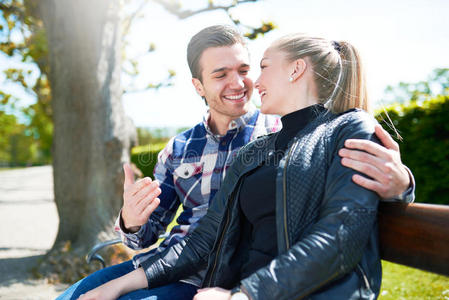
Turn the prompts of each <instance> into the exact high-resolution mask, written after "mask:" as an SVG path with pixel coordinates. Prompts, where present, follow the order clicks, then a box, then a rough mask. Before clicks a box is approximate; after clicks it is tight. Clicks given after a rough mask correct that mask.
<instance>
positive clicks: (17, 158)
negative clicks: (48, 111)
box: [0, 111, 49, 166]
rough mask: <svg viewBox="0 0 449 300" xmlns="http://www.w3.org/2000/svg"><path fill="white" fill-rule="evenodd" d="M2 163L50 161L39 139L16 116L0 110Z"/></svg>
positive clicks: (0, 152) (31, 163) (22, 164)
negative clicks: (41, 148) (40, 146)
mask: <svg viewBox="0 0 449 300" xmlns="http://www.w3.org/2000/svg"><path fill="white" fill-rule="evenodd" d="M0 136H1V137H2V138H1V139H0V164H1V165H8V166H27V165H38V164H46V163H49V158H48V157H47V156H46V155H45V154H44V153H42V151H41V150H40V148H39V144H38V142H37V140H36V139H35V138H34V137H33V135H32V132H30V131H29V130H28V129H27V126H25V125H23V124H20V123H19V122H18V121H17V118H16V116H14V115H9V114H6V113H5V112H3V111H0Z"/></svg>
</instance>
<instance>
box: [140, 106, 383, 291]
mask: <svg viewBox="0 0 449 300" xmlns="http://www.w3.org/2000/svg"><path fill="white" fill-rule="evenodd" d="M374 124H375V120H374V119H373V118H372V117H371V116H369V115H368V114H366V113H365V112H363V111H360V110H351V111H348V112H345V113H343V114H339V115H335V114H332V113H329V112H327V111H324V112H322V113H321V114H320V115H319V116H318V117H317V118H316V119H315V120H314V121H312V122H311V123H310V124H308V125H307V126H306V127H305V128H304V129H303V130H301V131H300V132H299V133H298V134H297V135H296V137H295V138H294V140H293V141H292V142H291V143H290V144H289V146H288V147H287V151H286V153H285V155H284V157H283V158H282V160H281V161H280V164H279V167H278V172H277V177H276V226H277V239H278V240H277V244H278V256H277V257H276V258H275V259H274V260H272V261H271V263H270V264H269V265H267V266H266V267H264V268H261V269H259V270H258V271H256V272H255V273H253V274H252V275H251V276H249V277H247V278H245V279H243V280H242V281H239V276H238V274H239V273H238V272H239V270H238V267H237V268H236V267H235V263H232V260H233V255H234V254H235V253H236V247H237V245H239V241H240V238H241V230H240V210H239V206H238V203H237V202H238V201H237V199H238V194H239V190H240V186H241V182H242V179H243V178H244V177H245V174H247V173H248V172H250V171H251V170H253V169H254V168H256V167H257V166H258V165H260V164H261V163H262V161H263V160H264V159H266V158H267V156H268V155H271V154H272V153H273V149H274V141H275V138H276V134H272V135H269V136H264V137H262V138H259V139H257V140H256V141H253V142H252V143H250V144H248V145H247V146H245V147H243V148H242V149H241V150H240V151H239V153H238V155H237V156H236V158H235V160H234V162H233V164H232V165H231V167H230V168H229V170H228V172H227V175H226V178H225V180H224V182H223V184H222V187H221V189H220V190H219V192H217V194H216V196H215V197H214V199H213V200H212V203H211V204H210V207H209V209H208V213H207V214H206V216H204V217H203V218H202V219H201V220H200V221H199V225H198V227H197V228H196V229H195V231H194V232H192V234H191V235H190V236H189V237H187V238H186V239H185V240H184V241H183V242H181V243H179V244H177V245H174V246H173V247H171V248H168V249H166V250H165V251H164V252H162V253H160V254H158V255H155V256H154V257H153V258H152V259H149V260H147V261H145V262H144V263H143V264H142V267H143V269H144V270H145V274H146V276H147V280H148V285H149V287H150V288H154V287H156V286H160V285H165V284H168V283H170V282H174V281H177V280H180V279H182V278H184V277H187V276H188V275H190V274H193V273H194V272H195V271H197V270H198V269H199V268H204V267H207V272H206V276H205V278H204V280H203V284H202V285H203V286H220V287H223V288H228V289H229V288H232V287H234V286H236V285H238V284H241V285H242V286H243V287H244V288H245V289H246V290H247V291H248V293H249V294H250V296H251V297H252V299H375V298H376V297H377V296H378V293H379V289H380V283H381V273H382V272H381V265H380V256H379V250H378V237H377V206H378V202H379V200H380V199H379V197H378V195H377V194H375V193H374V192H371V191H368V190H366V189H364V188H362V187H360V186H358V185H356V184H355V183H354V182H353V181H352V179H351V177H352V175H353V174H355V171H353V170H352V169H349V168H346V167H344V166H342V165H341V163H340V157H339V156H338V150H339V149H340V148H342V147H343V143H344V141H345V140H346V139H348V138H361V139H371V140H374V139H375V137H374V136H373V134H374ZM261 205H263V204H261Z"/></svg>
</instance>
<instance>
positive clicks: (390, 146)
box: [62, 26, 413, 299]
mask: <svg viewBox="0 0 449 300" xmlns="http://www.w3.org/2000/svg"><path fill="white" fill-rule="evenodd" d="M187 60H188V63H189V68H190V70H191V72H192V83H193V85H194V87H195V89H196V91H197V93H198V94H199V95H200V96H201V97H202V98H203V99H204V100H205V101H206V103H207V105H208V106H209V112H208V114H207V116H206V117H205V118H204V120H203V122H201V123H199V124H197V125H196V126H194V127H193V128H191V129H189V130H187V131H185V132H183V133H181V134H179V135H177V136H175V137H174V138H172V139H171V140H170V142H169V143H168V144H167V146H166V147H165V148H164V150H162V151H161V153H160V154H159V157H158V163H157V165H156V167H155V170H154V175H155V178H156V179H157V180H156V181H151V180H150V179H149V178H144V179H141V180H139V181H137V182H134V180H133V174H132V171H131V169H130V167H129V166H128V165H125V166H124V171H125V183H124V205H123V208H122V210H121V212H120V214H119V217H118V219H117V222H116V231H118V232H119V233H120V235H121V237H122V240H123V242H124V243H125V244H126V245H127V246H128V247H130V248H132V249H143V248H146V247H148V246H150V245H152V244H154V243H155V242H156V241H157V240H158V236H159V234H160V233H162V232H164V231H165V229H166V227H167V225H168V224H169V223H170V222H171V221H172V220H173V217H174V215H175V213H176V211H177V209H178V207H179V205H182V206H183V211H182V213H181V214H180V216H179V217H178V219H177V222H178V224H179V225H177V226H175V227H174V228H173V229H172V230H171V232H170V234H169V236H168V237H167V238H166V239H165V240H164V241H163V242H162V244H161V245H160V246H159V247H158V248H155V249H153V250H151V251H149V252H146V253H142V254H138V255H136V256H135V257H134V258H133V260H132V261H128V262H125V263H122V264H120V265H116V266H112V267H109V268H106V269H103V270H100V271H98V272H95V273H94V274H92V275H90V276H89V277H87V278H85V279H83V280H82V281H81V282H79V283H77V284H76V285H74V286H72V287H71V288H70V289H69V290H68V291H67V292H66V294H72V293H73V296H74V298H75V299H76V297H78V296H79V295H80V294H82V293H85V292H86V291H89V290H91V289H93V288H95V287H97V286H99V285H102V284H103V283H106V282H109V281H111V280H114V279H115V278H117V277H121V276H124V275H126V276H133V275H132V274H133V273H135V272H133V271H134V270H141V269H142V268H139V266H140V265H141V263H142V262H143V261H145V259H147V258H148V257H150V256H152V255H154V254H155V253H157V252H160V251H162V250H163V249H165V248H166V247H168V246H170V245H172V244H175V243H178V242H179V241H181V240H182V239H183V238H184V237H185V236H186V235H187V234H188V233H189V232H192V231H193V229H194V228H195V227H196V225H197V221H198V220H199V219H200V218H201V217H202V216H204V215H205V214H206V211H207V208H208V205H209V202H210V201H211V200H212V199H213V196H214V195H215V193H216V192H217V190H218V189H219V188H220V185H221V182H222V180H223V178H224V177H225V175H226V170H227V168H228V167H229V165H230V163H231V161H232V158H233V156H234V155H235V154H236V151H237V150H238V149H240V148H241V147H242V146H244V145H245V144H247V143H248V142H249V141H252V140H254V139H255V138H257V137H258V136H261V135H264V134H267V133H270V132H275V131H277V130H279V129H280V121H279V119H278V118H276V117H274V116H267V115H263V114H261V113H260V112H259V111H258V110H257V109H255V107H254V106H253V105H252V104H251V103H250V98H251V95H252V91H253V82H252V80H251V79H250V78H249V77H248V76H247V75H248V71H249V54H248V51H247V49H246V47H245V42H244V39H243V37H242V36H241V35H240V34H239V33H238V32H237V31H236V30H235V29H233V28H232V27H229V26H211V27H208V28H206V29H203V30H202V31H200V32H199V33H198V34H196V35H195V36H194V37H193V38H192V39H191V41H190V43H189V46H188V49H187ZM376 133H377V134H378V136H379V138H380V140H381V141H382V142H383V144H384V145H385V146H386V148H383V147H381V146H379V145H377V144H374V143H371V142H368V141H359V140H348V141H346V147H347V149H342V150H341V151H340V155H341V156H342V157H343V159H342V163H343V164H344V165H345V166H348V167H351V168H353V169H355V170H358V171H360V172H362V173H364V174H366V175H367V176H368V177H369V178H367V177H363V176H360V175H356V176H354V178H353V180H354V181H355V182H356V183H358V184H360V185H362V186H364V187H366V188H368V189H371V190H373V191H376V192H377V193H378V194H379V195H380V196H382V197H383V198H391V197H393V196H395V195H399V194H400V196H398V197H396V198H398V199H400V200H402V201H407V202H411V201H412V200H413V183H412V184H411V185H412V187H409V185H410V182H411V181H412V179H411V175H409V172H408V171H407V169H406V168H405V167H404V166H403V165H402V163H401V161H400V155H399V148H398V146H397V144H395V143H394V141H393V140H392V139H391V137H390V136H389V135H388V134H386V133H385V132H384V131H383V130H382V129H381V128H380V127H379V128H377V129H376ZM350 149H356V150H350ZM358 150H363V151H365V152H363V151H358ZM404 190H407V193H406V194H403V192H404ZM158 196H159V198H157V197H158ZM202 276H203V274H196V275H195V276H193V277H190V278H186V279H184V280H183V281H182V282H178V283H177V284H171V285H166V286H164V287H162V288H158V289H151V287H149V289H143V290H137V291H134V292H131V293H128V294H127V297H129V298H127V299H141V298H144V297H149V296H157V299H192V297H193V295H194V294H195V293H196V290H197V287H198V286H200V285H201V280H202ZM136 278H137V277H136ZM139 278H142V277H141V276H140V277H139ZM131 282H132V280H131ZM127 288H129V290H132V289H133V288H132V287H127ZM92 292H94V291H92ZM95 292H98V293H106V294H109V296H110V297H112V298H113V297H117V295H118V293H117V285H114V282H113V281H112V282H111V283H108V284H106V285H102V288H100V289H97V290H95ZM95 292H94V293H95ZM90 296H92V293H90V295H88V296H86V297H87V299H90V298H89V297H90ZM62 299H64V298H62Z"/></svg>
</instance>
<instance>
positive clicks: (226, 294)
mask: <svg viewBox="0 0 449 300" xmlns="http://www.w3.org/2000/svg"><path fill="white" fill-rule="evenodd" d="M210 299H213V300H229V299H231V291H229V290H225V289H222V288H219V287H213V288H204V289H199V290H198V292H197V294H196V295H195V297H193V300H210Z"/></svg>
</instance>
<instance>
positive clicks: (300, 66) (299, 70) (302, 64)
mask: <svg viewBox="0 0 449 300" xmlns="http://www.w3.org/2000/svg"><path fill="white" fill-rule="evenodd" d="M306 68H307V63H306V61H305V60H304V59H303V58H299V59H297V60H295V61H294V62H293V71H292V73H291V75H290V76H291V77H292V78H293V81H294V80H296V79H298V78H299V77H301V76H302V74H304V72H305V71H306Z"/></svg>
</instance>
